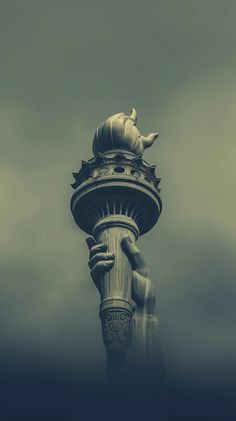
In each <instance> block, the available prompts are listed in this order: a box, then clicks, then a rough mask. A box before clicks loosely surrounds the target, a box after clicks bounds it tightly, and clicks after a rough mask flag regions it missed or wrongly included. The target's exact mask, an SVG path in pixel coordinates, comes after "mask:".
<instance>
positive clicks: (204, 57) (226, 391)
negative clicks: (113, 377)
mask: <svg viewBox="0 0 236 421" xmlns="http://www.w3.org/2000/svg"><path fill="white" fill-rule="evenodd" d="M235 22H236V2H235V1H234V0H232V1H230V0H198V1H197V0H178V1H177V0H153V1H150V0H145V1H137V0H136V1H134V0H131V1H124V0H120V1H112V0H109V1H108V0H107V1H105V0H100V1H97V2H96V1H93V2H92V1H83V0H77V1H72V0H63V1H61V0H48V1H46V0H41V1H39V0H6V1H4V0H1V1H0V53H1V55H0V57H1V64H0V73H1V75H0V130H1V153H0V161H1V165H0V194H1V207H0V223H1V230H0V252H1V255H0V256H1V265H0V270H1V286H0V308H1V310H0V312H1V316H0V332H1V333H0V335H1V343H0V352H1V370H2V373H3V374H2V379H3V382H2V383H3V397H4V399H3V404H2V420H4V421H5V420H13V419H17V420H18V419H22V420H26V419H27V420H28V419H30V420H33V419H36V418H37V417H39V418H37V419H40V420H41V419H42V420H44V419H50V420H52V419H63V420H64V418H53V416H54V415H53V414H54V412H53V411H54V409H53V406H52V408H51V415H50V416H49V415H48V412H47V410H46V407H45V408H44V406H43V405H41V407H40V411H41V412H42V413H41V415H39V409H38V408H36V406H34V405H33V404H32V407H31V408H27V409H26V408H25V407H24V405H23V403H22V402H24V399H25V400H27V396H26V395H27V393H25V394H24V392H22V390H24V385H25V384H26V383H27V382H28V383H30V384H32V383H34V382H35V383H37V384H40V380H39V378H40V376H42V377H43V374H42V373H44V372H45V373H47V376H48V379H49V384H50V376H51V378H53V379H54V383H55V384H57V383H58V384H60V385H61V384H63V379H64V378H70V379H71V378H73V377H74V378H78V377H79V378H81V377H83V376H85V377H86V378H90V377H91V379H92V378H93V376H94V373H95V372H96V371H97V370H99V371H100V374H101V376H103V372H104V369H105V358H104V349H103V345H102V339H101V333H100V322H99V319H98V304H99V298H98V294H97V291H96V289H95V287H94V285H93V284H92V282H91V280H90V278H89V271H88V267H87V259H88V251H87V249H86V244H85V238H86V236H85V234H84V233H83V232H81V231H80V230H79V229H78V228H77V227H76V225H75V224H74V222H73V219H72V216H71V214H70V210H69V201H70V197H71V194H72V189H71V187H70V183H72V182H73V178H72V176H71V173H72V171H76V170H78V169H79V168H80V163H81V160H82V159H89V158H90V157H91V156H92V150H91V146H92V139H93V135H94V132H95V129H96V128H97V126H98V125H99V124H100V123H101V122H102V121H103V120H104V119H105V118H106V117H108V116H109V115H112V114H114V113H117V112H121V111H123V112H126V113H129V111H130V109H131V107H135V108H136V109H137V111H138V128H139V129H140V130H141V131H142V132H144V133H145V134H146V133H148V132H150V131H156V130H157V131H160V133H161V135H160V138H159V140H158V142H157V143H156V144H155V146H153V147H152V149H150V150H147V151H146V152H145V158H146V159H147V160H148V161H149V162H150V163H152V164H157V166H158V174H159V175H160V176H161V177H162V183H161V187H162V199H163V213H162V215H161V218H160V220H159V223H158V225H157V226H156V227H155V228H154V230H153V231H152V232H151V233H149V234H148V235H147V236H146V237H145V238H143V239H141V240H140V242H139V245H140V248H141V250H142V252H143V255H144V257H145V258H146V260H147V263H148V265H149V267H150V269H151V272H152V275H153V280H154V282H155V285H156V291H157V295H158V313H159V316H160V321H161V331H162V343H163V350H164V356H165V361H166V369H167V373H168V379H169V380H168V382H169V394H170V404H169V408H170V416H172V417H173V419H174V420H177V419H179V420H182V419H186V420H191V419H196V420H197V419H201V420H202V419H216V414H218V415H219V417H220V418H219V419H221V420H224V421H226V420H228V419H231V416H232V404H233V399H231V397H232V396H233V394H234V392H235V382H234V372H235V368H236V367H235V366H236V358H235V353H236V335H235V325H236V305H235V303H236V281H235V278H236V276H235V275H236V267H235V246H236V233H235V212H236V200H235V190H236V183H235V175H236V170H235V159H236V146H235V145H236V143H235V121H236V119H235V114H236V113H235V112H236V105H235V104H236V102H235V99H236V81H235V75H236V48H235V45H236V25H235ZM32 373H36V374H32ZM38 373H40V374H38ZM55 379H56V380H55ZM57 379H58V382H57ZM91 381H92V380H91ZM28 383H27V384H28ZM44 383H45V382H44ZM62 389H63V387H62ZM19 391H21V392H20V396H21V397H20V398H19ZM48 394H49V395H48V396H49V397H48V401H50V387H49V390H48ZM35 405H36V404H35ZM34 408H36V409H35V414H36V415H35V418H33V415H32V414H33V411H34ZM27 411H28V412H27ZM214 411H215V412H214ZM36 416H37V417H36ZM46 416H48V417H49V418H46ZM14 417H15V418H14ZM20 417H21V418H20ZM194 417H195V418H194ZM232 417H233V416H232ZM65 419H66V418H65ZM232 419H234V418H232Z"/></svg>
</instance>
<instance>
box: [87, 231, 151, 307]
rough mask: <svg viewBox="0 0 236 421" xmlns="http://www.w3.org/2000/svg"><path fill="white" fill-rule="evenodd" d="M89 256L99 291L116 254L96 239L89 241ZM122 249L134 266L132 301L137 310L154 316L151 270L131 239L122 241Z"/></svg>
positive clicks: (127, 238) (126, 238)
mask: <svg viewBox="0 0 236 421" xmlns="http://www.w3.org/2000/svg"><path fill="white" fill-rule="evenodd" d="M86 241H87V244H88V248H89V250H90V254H89V262H88V265H89V268H90V273H91V277H92V279H93V282H94V284H95V285H96V287H97V288H98V289H99V280H100V276H101V274H102V273H104V272H105V271H108V270H110V269H111V268H112V266H113V264H114V259H115V254H114V253H109V252H108V251H107V245H106V244H104V243H100V244H97V243H96V241H95V240H94V238H92V237H89V238H88V239H87V240H86ZM122 248H123V250H124V252H125V254H126V255H127V257H128V259H129V262H130V264H131V266H132V269H133V273H132V299H133V301H134V302H135V304H136V305H137V310H140V311H141V310H142V311H144V312H145V313H147V314H153V313H154V308H155V295H154V293H153V287H152V280H151V277H150V272H149V269H148V267H147V265H146V263H145V261H144V259H143V257H142V255H141V253H140V250H139V249H138V248H137V246H136V245H135V243H134V242H133V241H132V240H131V238H130V237H125V238H124V239H123V240H122Z"/></svg>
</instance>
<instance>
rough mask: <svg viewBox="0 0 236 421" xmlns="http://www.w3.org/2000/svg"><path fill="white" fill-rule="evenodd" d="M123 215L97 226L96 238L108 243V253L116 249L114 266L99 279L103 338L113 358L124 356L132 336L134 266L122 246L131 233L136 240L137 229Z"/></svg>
mask: <svg viewBox="0 0 236 421" xmlns="http://www.w3.org/2000/svg"><path fill="white" fill-rule="evenodd" d="M120 218H121V216H120ZM122 218H123V220H120V219H118V220H116V218H115V217H114V216H111V217H108V218H105V219H104V220H101V221H100V222H99V224H98V225H97V227H96V229H95V230H94V237H95V238H96V240H97V242H99V243H105V244H106V245H107V246H108V251H109V253H115V260H114V265H113V267H112V268H111V269H110V270H109V271H107V272H105V273H103V274H102V275H101V279H100V280H99V285H100V295H101V304H100V318H101V322H102V332H103V341H104V345H105V346H106V350H107V355H108V358H110V360H114V359H116V360H117V358H121V357H122V356H123V355H124V354H125V350H126V349H127V347H128V344H129V342H130V339H131V319H132V314H133V302H132V298H131V282H132V268H131V265H130V262H129V260H128V257H127V256H126V254H125V253H124V251H123V249H122V240H123V238H124V237H127V236H129V237H131V239H132V240H133V241H135V239H136V238H137V235H138V233H137V232H136V231H135V229H134V228H136V227H135V226H134V222H133V221H131V220H130V218H128V219H127V218H125V217H124V216H123V217H122ZM135 234H136V235H135Z"/></svg>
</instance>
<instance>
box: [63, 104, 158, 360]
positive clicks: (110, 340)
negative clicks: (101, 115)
mask: <svg viewBox="0 0 236 421" xmlns="http://www.w3.org/2000/svg"><path fill="white" fill-rule="evenodd" d="M136 122H137V113H136V111H135V110H134V109H132V111H131V114H130V116H127V115H125V114H124V113H119V114H115V115H113V116H111V117H109V118H108V119H107V120H106V121H105V122H104V123H103V124H102V125H101V126H100V127H99V128H98V129H97V130H96V133H95V136H94V140H93V153H94V157H93V158H91V159H90V160H89V161H87V162H86V161H82V167H81V169H80V171H79V172H78V173H73V176H74V178H75V182H74V183H73V184H72V187H73V188H74V189H75V191H74V193H73V195H72V199H71V212H72V214H73V216H74V219H75V222H76V224H77V225H78V226H79V227H80V228H81V229H82V230H83V231H85V232H86V233H88V234H90V235H92V236H94V238H95V239H96V241H97V242H104V243H106V244H107V246H108V250H109V252H114V253H115V254H116V258H115V264H114V266H113V267H112V269H111V270H110V271H109V272H107V273H105V274H104V275H101V279H100V280H99V285H100V286H99V291H100V296H101V304H100V318H101V321H102V331H103V340H104V344H105V346H106V350H107V355H108V358H110V359H117V358H121V356H122V355H124V353H125V350H126V349H127V346H128V344H129V341H130V337H131V319H132V315H133V311H134V308H133V302H132V298H131V276H132V269H131V266H130V263H129V261H128V258H127V257H126V255H125V253H124V252H123V250H122V244H121V243H122V239H123V238H124V237H125V236H127V235H129V236H130V237H131V238H132V239H133V240H137V239H138V237H139V236H140V235H142V234H145V233H146V232H148V231H150V230H151V229H152V228H153V226H154V225H155V224H156V222H157V220H158V218H159V215H160V213H161V206H162V205H161V199H160V196H159V193H160V189H159V188H158V186H159V183H160V178H158V177H157V176H156V174H155V166H153V165H149V164H148V163H147V162H146V161H144V160H143V159H142V154H143V152H144V149H145V148H148V147H149V146H151V145H152V144H153V142H154V140H155V139H156V138H157V137H158V134H159V133H151V134H149V135H148V136H147V137H144V136H142V135H141V134H140V132H139V130H138V129H137V127H136Z"/></svg>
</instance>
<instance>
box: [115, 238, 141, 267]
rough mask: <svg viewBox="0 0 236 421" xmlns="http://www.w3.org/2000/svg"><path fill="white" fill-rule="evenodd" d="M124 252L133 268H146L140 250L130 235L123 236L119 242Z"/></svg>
mask: <svg viewBox="0 0 236 421" xmlns="http://www.w3.org/2000/svg"><path fill="white" fill-rule="evenodd" d="M121 245H122V247H123V249H124V252H125V254H126V255H127V257H128V259H129V261H130V264H131V266H132V268H133V269H134V270H146V268H147V265H146V263H145V260H144V258H143V256H142V255H141V252H140V250H139V249H138V247H137V246H136V244H135V243H134V242H133V241H132V240H131V238H130V237H124V238H123V240H122V243H121Z"/></svg>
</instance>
